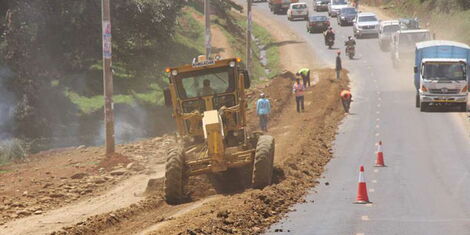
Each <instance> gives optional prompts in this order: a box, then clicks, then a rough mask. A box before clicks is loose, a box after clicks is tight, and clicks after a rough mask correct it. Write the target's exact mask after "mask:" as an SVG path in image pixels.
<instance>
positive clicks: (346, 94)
mask: <svg viewBox="0 0 470 235" xmlns="http://www.w3.org/2000/svg"><path fill="white" fill-rule="evenodd" d="M340 97H341V103H342V104H343V108H344V111H345V112H346V113H349V107H350V105H351V101H352V95H351V92H350V91H349V90H346V89H344V90H342V91H341V93H340Z"/></svg>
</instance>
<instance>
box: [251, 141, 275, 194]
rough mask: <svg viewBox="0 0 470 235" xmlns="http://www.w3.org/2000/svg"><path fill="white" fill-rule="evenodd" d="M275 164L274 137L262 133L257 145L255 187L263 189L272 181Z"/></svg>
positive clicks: (254, 174)
mask: <svg viewBox="0 0 470 235" xmlns="http://www.w3.org/2000/svg"><path fill="white" fill-rule="evenodd" d="M273 164H274V138H273V137H272V136H269V135H262V136H260V137H259V139H258V143H257V145H256V153H255V161H254V170H253V187H254V188H258V189H262V188H264V187H266V186H268V185H270V184H271V183H272V178H273Z"/></svg>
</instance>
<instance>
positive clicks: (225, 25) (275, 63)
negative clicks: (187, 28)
mask: <svg viewBox="0 0 470 235" xmlns="http://www.w3.org/2000/svg"><path fill="white" fill-rule="evenodd" d="M231 20H232V22H227V20H226V19H220V18H216V19H215V20H214V23H216V24H218V25H220V26H221V27H220V28H221V29H222V31H223V32H224V34H225V35H226V37H227V38H228V40H229V42H230V44H231V45H233V46H234V47H233V49H234V50H235V53H236V56H237V57H240V58H242V60H243V61H246V51H245V32H246V27H247V22H246V17H243V16H241V15H236V14H231ZM230 26H232V27H237V29H236V30H232V29H231V28H230ZM227 29H230V32H228V31H227ZM234 32H236V33H234ZM252 32H253V36H254V37H255V38H256V39H257V40H259V44H260V45H262V46H264V47H265V48H267V50H266V51H265V53H266V55H265V56H266V60H267V64H266V66H265V65H263V63H262V61H261V60H260V54H261V51H262V50H263V49H264V48H258V47H257V45H256V44H255V43H254V42H253V43H252V48H253V71H252V72H253V75H252V78H253V83H254V84H257V83H260V82H262V81H261V80H260V78H263V77H267V78H272V77H274V76H275V75H277V74H279V72H280V71H279V48H278V47H276V46H267V45H273V44H274V42H275V41H274V39H273V38H272V36H271V34H270V33H269V32H268V31H267V30H266V29H265V28H263V27H261V26H259V25H258V24H256V23H253V31H252ZM265 69H269V74H266V70H265Z"/></svg>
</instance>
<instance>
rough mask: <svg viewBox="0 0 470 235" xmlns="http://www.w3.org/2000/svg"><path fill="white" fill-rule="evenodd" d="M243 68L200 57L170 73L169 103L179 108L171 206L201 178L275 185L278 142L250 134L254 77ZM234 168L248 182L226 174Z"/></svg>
mask: <svg viewBox="0 0 470 235" xmlns="http://www.w3.org/2000/svg"><path fill="white" fill-rule="evenodd" d="M241 67H242V66H241V60H240V58H230V59H219V58H217V59H207V58H206V57H205V56H199V57H198V58H195V59H194V60H193V63H192V64H188V65H183V66H179V67H173V68H167V69H166V72H167V73H168V78H169V85H168V88H167V89H165V92H164V97H165V104H166V105H168V106H172V107H173V117H174V119H175V120H176V126H177V130H178V131H177V144H176V146H174V148H171V150H170V151H169V152H168V156H167V161H166V172H165V182H164V190H165V198H166V201H167V202H168V203H171V204H177V203H180V202H182V201H183V200H184V199H185V198H186V194H185V190H184V189H185V184H186V182H187V180H188V177H190V176H195V175H201V174H209V175H210V176H211V175H212V176H218V177H219V178H220V177H232V178H231V179H229V181H231V182H234V181H237V180H239V181H245V182H244V183H248V184H249V186H252V187H254V188H263V187H265V186H267V185H270V184H271V182H272V175H273V161H274V138H273V137H272V136H269V135H262V134H261V133H248V132H247V128H246V108H247V101H246V98H245V89H247V88H249V87H250V78H249V76H248V73H247V72H246V70H244V69H242V68H241ZM234 169H238V170H243V172H244V174H243V177H240V178H238V179H237V178H236V179H233V175H232V174H226V173H227V172H229V171H230V170H234ZM227 182H228V181H227V180H226V181H225V184H227ZM228 184H230V182H229V183H228Z"/></svg>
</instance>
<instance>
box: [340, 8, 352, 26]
mask: <svg viewBox="0 0 470 235" xmlns="http://www.w3.org/2000/svg"><path fill="white" fill-rule="evenodd" d="M356 16H357V11H356V8H354V7H343V8H341V9H340V10H339V14H338V16H337V17H336V19H337V20H338V24H339V25H341V26H343V25H352V24H353V21H354V18H356Z"/></svg>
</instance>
